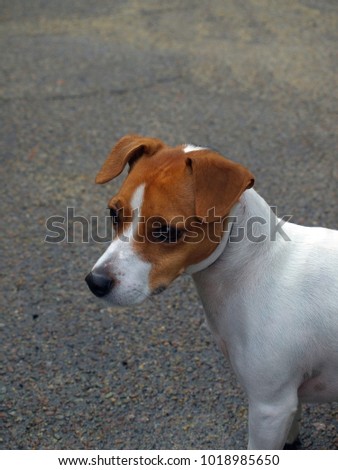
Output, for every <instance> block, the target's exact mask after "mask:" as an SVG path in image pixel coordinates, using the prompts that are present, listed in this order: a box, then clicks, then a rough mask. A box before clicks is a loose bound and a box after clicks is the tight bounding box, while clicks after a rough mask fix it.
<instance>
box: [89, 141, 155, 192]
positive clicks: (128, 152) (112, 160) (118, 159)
mask: <svg viewBox="0 0 338 470" xmlns="http://www.w3.org/2000/svg"><path fill="white" fill-rule="evenodd" d="M162 147H164V143H163V142H162V141H161V140H159V139H153V138H151V137H142V136H140V135H136V134H135V135H125V136H124V137H122V139H120V140H119V141H118V142H117V144H116V145H115V147H114V148H113V149H112V151H111V152H110V154H109V155H108V157H107V159H106V161H105V162H104V164H103V166H102V168H101V170H100V171H99V172H98V174H97V176H96V179H95V183H98V184H103V183H107V182H108V181H110V180H112V179H113V178H115V177H116V176H118V175H119V174H120V173H122V171H123V169H124V167H125V166H126V164H127V163H129V166H130V167H132V165H133V164H134V163H135V162H136V160H138V159H139V158H140V157H142V156H143V155H146V156H151V155H153V154H154V153H156V152H158V151H159V150H160V149H161V148H162Z"/></svg>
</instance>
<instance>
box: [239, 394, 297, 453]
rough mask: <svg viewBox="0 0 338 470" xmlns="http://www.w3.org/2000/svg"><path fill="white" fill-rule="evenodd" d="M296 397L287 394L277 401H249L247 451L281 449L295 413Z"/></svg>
mask: <svg viewBox="0 0 338 470" xmlns="http://www.w3.org/2000/svg"><path fill="white" fill-rule="evenodd" d="M297 407H298V400H297V395H296V394H295V395H294V394H288V395H286V396H285V395H284V396H283V397H280V399H279V400H278V401H276V400H275V399H274V400H271V401H270V400H268V401H264V402H263V401H261V400H252V399H251V400H250V397H249V444H248V449H257V450H267V449H283V447H284V444H285V442H286V439H287V436H288V433H289V431H290V428H291V425H292V423H293V420H294V417H295V415H296V412H297Z"/></svg>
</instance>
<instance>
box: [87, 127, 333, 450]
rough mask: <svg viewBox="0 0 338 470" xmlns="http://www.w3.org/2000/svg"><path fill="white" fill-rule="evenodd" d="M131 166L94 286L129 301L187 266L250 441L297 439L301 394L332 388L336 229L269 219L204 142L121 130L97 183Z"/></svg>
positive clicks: (321, 394) (327, 393)
mask: <svg viewBox="0 0 338 470" xmlns="http://www.w3.org/2000/svg"><path fill="white" fill-rule="evenodd" d="M127 165H128V166H129V173H128V175H127V177H126V179H125V180H124V182H123V184H122V187H121V188H120V190H119V192H118V193H117V194H116V195H115V196H113V197H112V198H111V199H110V201H109V203H108V207H109V209H110V215H111V217H112V223H113V226H114V228H115V232H114V238H113V240H112V242H111V244H110V246H109V247H108V249H107V250H106V251H105V252H104V254H103V255H102V256H101V257H100V258H99V260H98V261H97V262H96V264H95V265H94V267H93V268H92V270H91V272H90V273H89V274H88V275H87V277H86V282H87V284H88V286H89V288H90V290H91V291H92V292H93V293H94V294H95V295H96V296H98V297H102V298H104V299H105V300H107V301H108V302H109V303H110V304H112V305H131V304H136V303H140V302H142V301H144V300H145V299H147V298H148V297H149V296H152V295H153V294H157V293H159V292H162V291H163V290H164V289H165V288H166V287H167V286H168V285H169V284H170V283H171V282H172V281H173V280H174V279H175V278H177V277H178V276H179V275H180V274H182V273H189V274H191V275H192V277H193V280H194V282H195V285H196V287H197V291H198V293H199V296H200V298H201V300H202V304H203V306H204V309H205V313H206V321H207V325H208V327H209V329H210V331H211V332H212V334H213V336H214V338H215V340H216V343H217V344H218V345H219V347H220V348H221V350H222V351H223V353H224V355H225V356H226V357H227V358H228V359H229V361H230V364H231V366H232V368H233V370H234V372H235V374H236V376H237V378H238V380H239V382H240V384H241V385H242V387H243V388H244V390H245V392H246V394H247V397H248V403H249V417H248V427H249V439H248V448H249V449H283V448H284V446H285V445H292V444H295V443H296V442H297V438H298V435H299V419H300V411H301V410H300V406H301V403H302V402H327V401H335V400H337V399H338V232H337V231H335V230H330V229H326V228H317V227H314V228H309V227H303V226H300V225H296V224H293V223H290V222H288V221H283V220H281V219H279V218H277V216H276V215H275V213H274V212H273V211H272V210H271V208H270V207H269V205H268V204H267V203H266V202H265V201H264V199H262V197H260V196H259V195H258V193H257V192H256V191H255V189H254V188H253V185H254V176H253V175H252V174H251V172H250V171H249V170H248V169H247V168H245V167H244V166H242V165H240V164H238V163H235V162H233V161H231V160H228V159H226V158H224V157H223V156H222V155H220V154H219V153H217V152H216V151H214V150H211V149H209V148H204V147H196V146H194V145H190V144H189V145H180V146H177V147H170V146H167V145H165V144H164V143H163V142H162V141H161V140H159V139H155V138H151V137H143V136H139V135H126V136H125V137H123V138H122V139H120V140H119V141H118V142H117V144H116V145H115V147H114V148H113V149H112V151H111V153H110V154H109V155H108V157H107V159H106V161H105V163H104V164H103V166H102V168H101V170H100V171H99V173H98V175H97V177H96V183H98V184H104V183H107V182H108V181H111V180H112V179H113V178H115V177H117V176H118V175H119V174H120V173H121V172H122V171H123V169H124V168H125V167H126V166H127Z"/></svg>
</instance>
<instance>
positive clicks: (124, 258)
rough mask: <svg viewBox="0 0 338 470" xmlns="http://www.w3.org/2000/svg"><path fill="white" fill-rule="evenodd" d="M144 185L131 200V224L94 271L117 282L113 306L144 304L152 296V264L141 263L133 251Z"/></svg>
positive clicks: (103, 256)
mask: <svg viewBox="0 0 338 470" xmlns="http://www.w3.org/2000/svg"><path fill="white" fill-rule="evenodd" d="M144 188H145V184H141V185H140V186H138V187H137V188H136V190H135V191H134V194H133V195H132V197H131V200H130V206H131V209H132V215H133V218H132V222H131V223H130V224H128V226H127V227H126V230H124V231H123V234H121V235H120V236H117V237H116V238H115V239H114V240H113V241H112V242H111V244H110V246H109V247H108V248H107V250H106V251H105V252H104V253H103V255H102V256H101V258H99V260H98V261H97V262H96V264H95V266H94V267H93V271H96V272H97V273H101V274H103V275H106V276H108V277H111V278H112V279H114V280H115V286H114V288H113V289H112V291H111V292H110V293H109V294H108V296H107V297H106V299H107V300H108V301H109V300H111V302H112V303H113V304H117V305H129V304H132V303H137V302H141V301H142V300H144V299H145V298H146V297H147V296H148V295H149V294H150V288H149V282H148V278H149V273H150V270H151V265H150V263H148V262H146V261H144V260H142V259H141V258H140V256H139V255H138V253H137V252H135V249H134V246H133V245H134V242H135V238H136V234H137V225H138V222H139V220H140V217H141V210H142V204H143V197H144Z"/></svg>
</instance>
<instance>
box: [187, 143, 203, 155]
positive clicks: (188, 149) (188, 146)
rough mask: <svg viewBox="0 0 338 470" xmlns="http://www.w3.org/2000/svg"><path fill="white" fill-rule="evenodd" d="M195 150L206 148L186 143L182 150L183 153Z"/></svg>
mask: <svg viewBox="0 0 338 470" xmlns="http://www.w3.org/2000/svg"><path fill="white" fill-rule="evenodd" d="M197 150H206V148H205V147H198V146H196V145H192V144H188V145H186V146H185V147H184V149H183V152H184V153H189V152H196V151H197Z"/></svg>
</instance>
